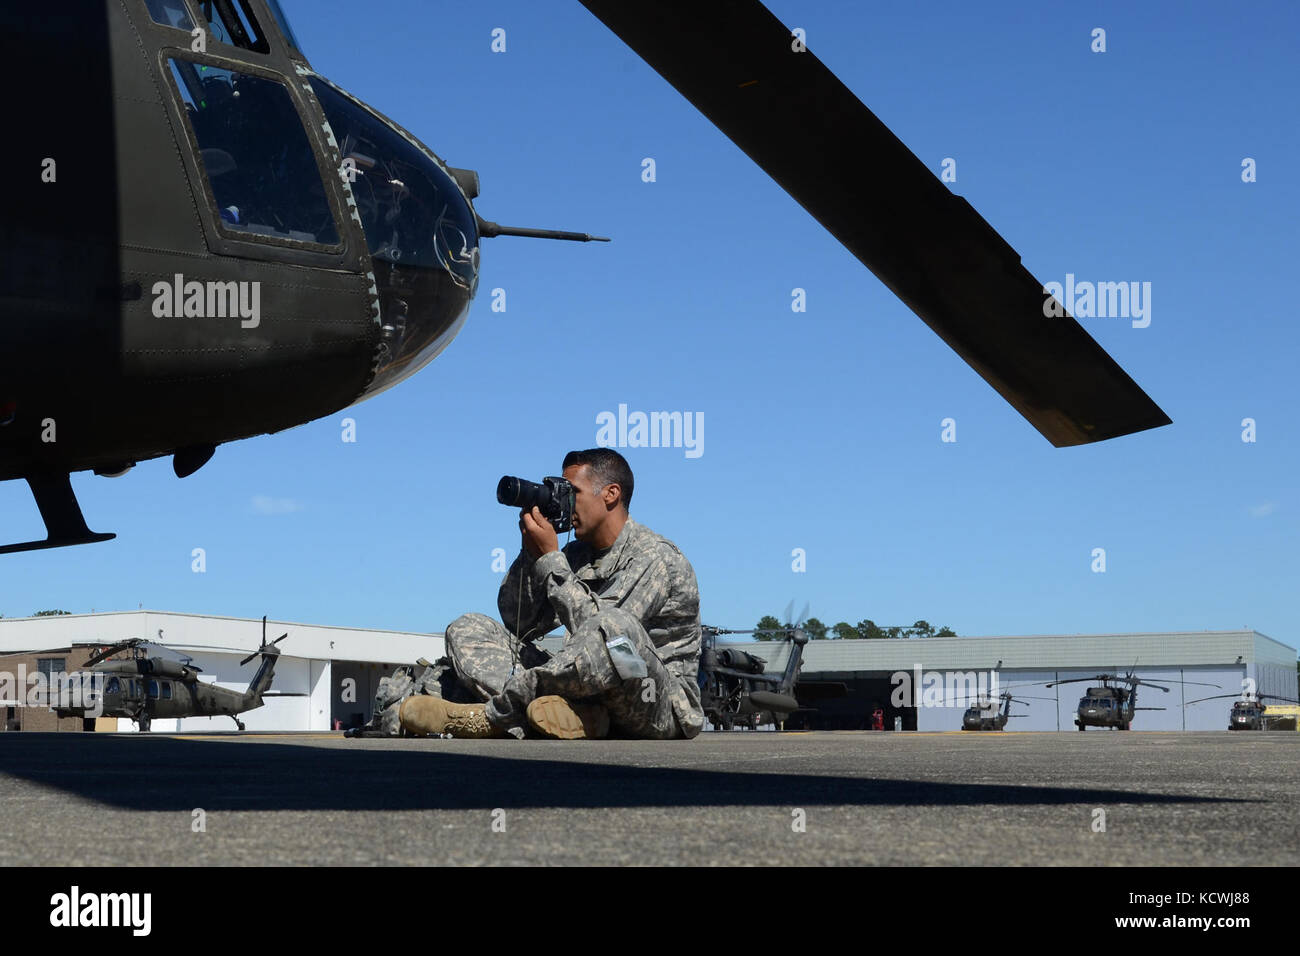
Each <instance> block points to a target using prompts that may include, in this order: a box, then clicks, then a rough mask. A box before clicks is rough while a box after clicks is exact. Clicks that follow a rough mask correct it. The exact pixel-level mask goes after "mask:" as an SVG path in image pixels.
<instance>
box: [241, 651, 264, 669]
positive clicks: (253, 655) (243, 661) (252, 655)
mask: <svg viewBox="0 0 1300 956" xmlns="http://www.w3.org/2000/svg"><path fill="white" fill-rule="evenodd" d="M259 653H261V652H260V651H253V653H251V654H249V655H248V656H247V657H245V658H244V659H243V660H242V661H240V662H239V666H240V667H243V666H244V665H245V664H247V663H248V662H249V661H251V660H252V659H253V658H254V657H256V656H257V655H258V654H259Z"/></svg>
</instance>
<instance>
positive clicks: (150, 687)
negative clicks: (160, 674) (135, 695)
mask: <svg viewBox="0 0 1300 956" xmlns="http://www.w3.org/2000/svg"><path fill="white" fill-rule="evenodd" d="M144 686H145V692H146V693H147V694H148V695H149V696H150V697H157V696H158V682H157V681H156V680H153V679H152V678H151V679H150V680H148V681H147V682H145V685H144Z"/></svg>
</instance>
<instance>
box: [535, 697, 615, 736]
mask: <svg viewBox="0 0 1300 956" xmlns="http://www.w3.org/2000/svg"><path fill="white" fill-rule="evenodd" d="M528 723H529V724H531V725H532V728H533V729H534V730H536V731H537V732H538V733H539V734H541V735H542V736H544V737H552V738H554V739H556V740H582V739H584V738H585V739H599V738H602V737H608V736H609V712H608V711H606V710H605V708H604V707H602V706H600V704H576V703H570V702H569V701H567V700H565V699H564V698H563V697H556V696H554V695H549V696H546V697H538V698H537V699H536V700H535V701H533V702H532V703H531V704H529V705H528Z"/></svg>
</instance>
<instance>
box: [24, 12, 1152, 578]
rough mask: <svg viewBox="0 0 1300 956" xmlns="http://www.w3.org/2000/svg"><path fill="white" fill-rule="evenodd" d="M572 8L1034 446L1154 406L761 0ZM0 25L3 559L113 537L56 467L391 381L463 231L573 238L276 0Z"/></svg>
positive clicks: (203, 454)
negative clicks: (820, 230) (342, 69)
mask: <svg viewBox="0 0 1300 956" xmlns="http://www.w3.org/2000/svg"><path fill="white" fill-rule="evenodd" d="M583 5H584V6H585V7H586V8H587V9H588V10H589V11H590V12H591V13H592V14H594V15H595V16H596V17H597V18H598V19H599V20H601V21H602V22H603V23H604V24H605V25H606V26H608V27H609V28H610V29H611V30H612V31H613V32H614V33H615V34H616V35H617V36H618V37H620V38H621V39H622V40H623V41H625V42H626V43H627V44H628V45H629V46H631V48H632V49H633V50H635V51H636V52H637V53H638V54H639V55H640V56H641V57H642V58H644V59H645V60H646V62H647V63H649V65H650V66H651V67H652V68H654V69H655V70H656V71H658V72H659V73H660V74H661V75H662V76H663V77H664V78H665V79H667V80H668V82H669V83H671V84H672V85H673V86H674V87H676V88H677V90H678V91H680V92H681V93H682V94H683V95H684V96H685V97H686V98H687V100H689V101H690V102H691V103H692V104H694V105H695V106H696V107H698V108H699V109H700V110H701V111H702V112H703V113H704V114H705V115H706V116H707V117H708V118H709V119H710V120H711V121H712V122H713V123H714V124H715V125H716V126H717V127H718V128H719V129H720V130H721V131H722V132H723V133H725V134H726V135H727V136H729V137H730V138H731V139H732V140H733V141H734V142H735V143H736V144H737V145H738V146H739V147H740V148H741V149H742V150H743V151H744V152H746V153H747V154H748V155H749V156H750V157H751V158H752V159H753V160H754V161H755V162H756V163H757V164H758V165H759V166H760V167H762V168H763V169H764V170H765V171H766V172H768V173H769V175H771V176H772V178H773V179H774V180H776V182H777V183H778V184H779V185H780V186H781V187H782V188H784V189H785V190H786V191H787V192H789V193H790V195H791V196H793V197H794V198H795V199H796V200H797V201H798V202H799V203H800V204H801V205H803V206H804V208H805V209H807V210H808V211H809V213H811V215H812V216H813V217H814V218H815V219H817V220H818V222H820V223H821V224H822V225H824V226H825V227H826V228H827V229H828V230H829V231H830V232H831V233H832V234H833V235H834V236H835V237H836V238H837V239H838V240H839V241H840V242H842V243H843V244H844V246H845V247H846V248H847V249H848V250H849V251H850V252H852V253H853V254H854V255H855V256H856V257H857V258H858V259H859V260H860V261H861V262H862V263H863V264H864V265H866V266H867V267H868V268H869V269H871V270H872V271H873V272H874V273H875V274H876V275H877V276H878V277H879V278H880V279H881V281H882V282H884V283H885V284H886V285H887V286H888V287H889V288H890V289H891V290H892V291H893V292H894V293H895V294H896V295H897V296H898V297H899V298H900V299H902V300H903V301H904V302H905V303H906V304H907V305H908V307H909V308H911V309H912V310H913V311H914V312H915V313H916V314H917V315H918V316H919V317H920V318H921V319H922V320H923V321H924V322H925V323H926V324H927V325H929V326H930V327H931V328H932V329H933V330H934V331H935V332H936V333H937V334H938V335H939V336H940V338H942V339H943V340H944V341H945V342H947V343H948V345H949V346H951V347H952V348H953V349H954V350H955V351H956V352H957V353H958V354H959V355H960V356H961V357H962V358H963V359H964V360H965V361H966V362H967V363H968V364H969V365H970V366H971V367H972V368H973V369H974V370H975V371H976V372H977V373H979V374H980V375H981V376H982V377H983V378H984V379H985V380H986V381H987V382H989V384H990V385H992V386H993V388H995V389H996V390H997V391H998V392H999V393H1000V394H1001V395H1002V396H1003V397H1004V398H1005V399H1006V400H1007V401H1008V402H1010V403H1011V405H1013V406H1014V407H1015V408H1016V409H1017V410H1018V411H1019V412H1020V413H1021V414H1022V415H1023V416H1024V417H1025V418H1026V419H1028V420H1029V422H1030V423H1031V424H1032V425H1033V426H1034V427H1035V428H1037V429H1038V430H1039V432H1041V433H1042V434H1043V435H1044V436H1045V437H1046V438H1047V439H1048V440H1049V441H1051V442H1052V444H1053V445H1056V446H1058V447H1059V446H1064V445H1076V444H1083V443H1087V442H1094V441H1102V440H1105V439H1109V438H1114V437H1116V436H1119V435H1126V434H1130V433H1133V432H1137V431H1142V430H1144V429H1148V428H1155V427H1158V426H1161V425H1166V424H1169V421H1170V419H1169V417H1168V416H1167V415H1165V413H1164V412H1163V411H1161V410H1160V408H1159V407H1158V406H1157V405H1156V404H1155V403H1154V402H1153V401H1152V400H1151V399H1150V398H1149V397H1148V396H1147V395H1146V393H1145V392H1143V391H1142V389H1141V388H1140V387H1139V386H1138V385H1137V384H1136V383H1135V382H1134V381H1133V380H1132V379H1131V378H1130V377H1129V376H1128V374H1127V373H1125V371H1124V370H1123V369H1122V368H1121V367H1120V366H1119V365H1118V364H1117V363H1116V362H1115V361H1114V360H1113V359H1112V358H1111V357H1110V356H1109V355H1108V354H1107V353H1106V352H1105V350H1103V349H1102V348H1101V347H1100V346H1099V345H1098V344H1097V343H1096V341H1095V340H1094V339H1093V338H1092V337H1091V336H1090V335H1088V333H1087V332H1086V331H1084V329H1083V328H1082V326H1080V325H1079V324H1078V323H1077V322H1076V321H1075V320H1074V319H1073V318H1071V317H1070V316H1069V315H1068V313H1066V311H1065V310H1064V309H1059V311H1058V310H1057V308H1058V306H1059V303H1055V302H1054V300H1053V299H1052V298H1051V296H1050V295H1048V294H1047V293H1045V292H1044V288H1043V285H1042V283H1040V282H1039V281H1038V280H1037V279H1035V278H1034V276H1033V275H1032V274H1030V272H1029V271H1028V270H1027V269H1025V267H1024V266H1023V265H1021V262H1020V256H1019V254H1017V253H1016V251H1015V250H1014V249H1012V248H1011V246H1010V245H1008V243H1007V242H1006V240H1004V239H1003V238H1002V237H1001V236H1000V235H999V234H998V233H997V232H996V231H995V230H994V229H993V227H992V226H990V225H989V224H988V223H987V222H986V221H985V220H984V219H983V218H982V217H981V216H980V215H979V213H977V212H976V211H975V209H974V208H973V207H972V206H971V205H970V204H969V203H967V202H966V200H964V199H962V198H960V197H958V196H956V195H953V194H952V193H951V192H950V191H949V190H948V188H947V187H946V186H945V185H944V184H943V183H942V182H940V180H939V179H938V177H936V176H935V175H934V174H933V173H932V172H931V171H930V170H929V169H927V168H926V167H925V166H924V164H922V163H921V161H920V160H919V159H917V157H916V156H915V155H914V154H913V153H912V152H911V151H910V150H908V149H907V147H906V146H904V145H903V143H902V142H900V141H899V140H898V138H897V137H895V136H894V134H893V133H892V132H890V130H889V129H888V128H887V127H886V126H885V125H884V124H883V123H882V122H881V121H880V120H879V119H878V118H877V117H876V116H875V115H874V114H873V113H872V112H871V111H870V110H869V109H867V107H866V106H864V105H863V104H862V102H861V101H859V100H858V98H857V97H856V96H854V95H853V93H852V92H851V91H850V90H849V89H848V88H847V87H845V86H844V84H843V83H841V82H840V81H839V80H838V79H837V78H836V77H835V76H834V74H832V73H831V72H830V70H828V69H827V68H826V67H825V66H824V65H823V64H822V63H821V62H820V61H819V60H818V59H817V58H816V57H815V56H814V55H813V54H812V53H811V52H810V51H808V50H807V49H806V48H804V46H803V44H802V41H801V40H800V39H799V38H798V37H797V36H795V35H794V34H792V33H791V31H790V29H789V28H787V27H786V26H784V25H782V23H781V22H780V21H779V20H777V18H776V17H775V16H773V14H772V13H771V12H770V11H769V10H767V9H766V8H765V7H764V6H763V5H762V4H761V3H759V2H757V0H728V2H717V3H708V4H697V3H695V2H693V0H658V2H649V3H627V2H623V0H583ZM401 28H402V25H400V24H399V25H395V29H401ZM340 29H346V24H344V23H340ZM0 36H2V37H3V40H0V42H3V43H4V44H5V46H4V47H3V49H0V63H3V69H4V70H5V71H6V72H5V74H4V77H3V78H4V79H5V80H6V81H7V86H8V87H9V88H10V89H14V90H18V89H21V90H22V95H20V96H19V95H15V96H11V97H9V98H8V99H7V101H6V107H7V111H8V112H7V114H6V116H7V120H8V122H9V128H10V129H12V130H18V131H21V136H20V137H19V138H18V139H16V140H15V141H14V142H12V143H10V145H9V148H6V149H5V150H3V154H2V155H0V175H2V176H3V179H4V181H5V182H6V183H8V184H9V186H10V188H9V190H8V191H7V193H6V202H5V204H4V211H3V213H0V251H2V252H3V255H0V481H6V480H16V479H24V480H26V481H27V483H28V485H29V486H30V488H31V491H32V494H33V496H34V497H35V500H36V504H37V506H38V508H39V510H40V513H41V518H42V520H43V521H44V523H45V526H46V531H47V537H46V539H45V540H41V541H27V542H22V543H18V544H9V545H4V546H0V553H3V552H14V551H27V550H33V549H37V548H55V547H63V546H67V545H75V544H85V543H88V542H95V541H105V540H108V539H109V538H112V537H113V535H112V534H106V533H95V532H92V531H91V530H90V529H89V528H88V527H87V525H86V522H85V519H84V517H83V515H82V512H81V508H80V506H79V505H78V503H77V499H76V496H75V494H74V492H73V490H72V485H71V481H70V475H71V474H72V473H73V472H80V471H93V472H94V473H95V474H97V475H101V476H108V477H116V476H119V475H123V474H125V473H126V472H127V471H128V470H129V469H131V468H132V467H133V466H134V465H135V464H136V463H138V462H141V461H146V460H150V459H155V458H160V457H164V456H170V457H171V459H172V467H173V470H174V471H175V473H176V475H177V476H178V477H180V478H184V477H186V476H188V475H191V474H193V473H194V472H196V471H198V470H199V469H200V468H201V467H203V465H204V464H206V463H207V462H208V460H209V459H211V457H212V455H213V454H214V452H215V450H216V448H217V446H219V445H221V444H223V443H225V442H230V441H236V440H239V439H243V438H249V437H252V436H255V435H260V434H265V433H272V432H278V431H281V430H283V429H286V428H291V427H293V426H295V425H300V424H303V423H305V422H309V421H313V420H315V419H318V418H321V417H323V416H326V415H330V414H332V413H334V412H336V411H338V410H339V409H342V408H345V407H347V406H350V405H352V404H354V403H356V402H358V401H361V400H363V399H365V398H367V397H369V396H372V395H374V394H376V393H378V392H381V391H383V390H385V389H387V388H391V387H392V386H394V385H396V384H397V383H399V382H401V381H402V380H404V379H406V378H408V377H409V376H411V375H413V374H414V373H415V372H417V371H419V370H420V369H421V368H423V367H424V366H425V365H427V364H428V363H429V362H430V361H432V360H433V358H434V357H435V356H437V355H438V354H439V353H440V352H441V351H442V350H443V349H444V348H446V346H447V345H448V344H449V343H450V342H451V340H452V338H454V337H455V335H456V334H457V333H458V331H459V330H460V328H461V326H462V325H463V323H464V321H465V319H466V315H467V311H468V307H469V304H470V300H471V299H472V298H473V296H474V294H475V291H476V289H477V287H478V278H479V254H480V250H479V245H480V240H481V239H483V238H490V237H493V236H511V235H513V236H531V237H538V238H549V239H569V240H579V241H587V240H591V239H594V238H597V237H593V236H591V235H588V234H586V233H574V232H560V231H554V230H541V229H522V228H513V227H504V226H500V225H498V224H496V223H494V222H491V221H488V220H485V219H483V218H482V217H481V216H479V214H478V213H477V211H476V210H475V208H474V203H473V201H474V199H475V198H476V197H477V196H478V189H479V182H478V176H477V174H476V173H474V172H473V171H471V170H467V169H458V168H454V167H451V166H449V165H447V164H446V163H444V162H443V161H442V159H440V158H439V157H438V156H437V155H436V154H435V153H434V152H433V151H432V150H430V149H429V148H428V147H427V146H425V145H424V144H423V143H422V142H420V141H419V140H418V139H416V137H415V136H414V135H412V134H411V133H410V132H408V131H407V130H405V129H404V128H402V127H401V126H400V125H398V124H397V123H396V122H394V121H393V120H391V119H389V118H388V117H386V116H384V115H383V114H382V113H380V112H378V111H377V110H375V109H374V108H373V107H371V106H369V105H367V104H366V103H363V102H362V101H361V100H359V99H357V98H356V97H354V96H352V95H350V94H349V93H347V92H346V91H345V90H343V89H341V88H339V87H338V86H337V85H335V84H333V83H331V82H330V81H329V80H327V79H325V77H323V76H322V75H321V74H320V73H318V72H317V71H316V70H315V69H314V68H313V67H312V66H311V64H310V63H309V62H308V60H307V58H306V56H305V55H304V53H303V51H302V48H301V46H300V45H299V43H298V41H297V39H296V37H295V35H294V31H293V29H292V27H291V25H290V23H289V21H288V19H287V17H286V16H285V14H284V11H283V10H282V9H281V5H280V3H279V2H277V0H60V2H59V3H52V4H44V5H42V6H41V8H40V11H39V15H37V14H35V13H34V12H33V8H32V7H31V5H30V4H18V3H8V4H4V5H2V7H0ZM1049 310H1050V311H1049ZM1048 314H1051V315H1052V316H1053V317H1051V318H1045V316H1046V315H1048ZM737 334H742V333H741V332H740V331H739V330H738V332H737Z"/></svg>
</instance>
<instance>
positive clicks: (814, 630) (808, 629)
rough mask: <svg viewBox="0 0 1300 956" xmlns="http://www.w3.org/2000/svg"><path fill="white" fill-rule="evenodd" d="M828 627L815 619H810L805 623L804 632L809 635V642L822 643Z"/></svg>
mask: <svg viewBox="0 0 1300 956" xmlns="http://www.w3.org/2000/svg"><path fill="white" fill-rule="evenodd" d="M826 631H827V627H826V625H825V624H823V623H822V622H821V621H819V620H817V618H815V617H810V618H808V620H806V621H804V622H803V632H804V633H805V634H807V635H808V638H809V640H813V641H820V640H822V639H823V638H825V637H826Z"/></svg>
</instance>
